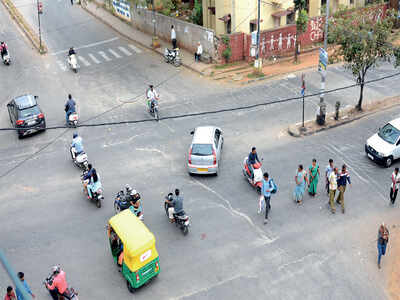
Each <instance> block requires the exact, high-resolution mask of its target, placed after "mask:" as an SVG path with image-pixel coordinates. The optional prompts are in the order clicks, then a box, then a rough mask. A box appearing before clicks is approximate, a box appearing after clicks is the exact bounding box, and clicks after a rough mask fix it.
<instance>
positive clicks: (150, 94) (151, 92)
mask: <svg viewBox="0 0 400 300" xmlns="http://www.w3.org/2000/svg"><path fill="white" fill-rule="evenodd" d="M146 96H147V104H148V106H149V109H150V112H153V107H154V105H155V104H156V103H157V101H158V100H160V96H159V95H158V93H157V92H156V90H155V89H154V86H153V85H152V84H151V85H149V89H148V90H147V95H146Z"/></svg>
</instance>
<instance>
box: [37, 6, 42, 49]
mask: <svg viewBox="0 0 400 300" xmlns="http://www.w3.org/2000/svg"><path fill="white" fill-rule="evenodd" d="M36 10H37V15H38V22H39V52H42V31H41V29H40V9H39V0H36Z"/></svg>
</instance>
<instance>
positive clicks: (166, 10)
mask: <svg viewBox="0 0 400 300" xmlns="http://www.w3.org/2000/svg"><path fill="white" fill-rule="evenodd" d="M162 4H163V9H162V11H161V12H162V13H163V14H164V15H166V16H169V15H170V14H171V12H172V11H173V10H175V5H174V3H173V2H172V0H162Z"/></svg>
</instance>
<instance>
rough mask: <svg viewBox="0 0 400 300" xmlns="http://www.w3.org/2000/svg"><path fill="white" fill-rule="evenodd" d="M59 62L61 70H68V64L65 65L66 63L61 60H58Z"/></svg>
mask: <svg viewBox="0 0 400 300" xmlns="http://www.w3.org/2000/svg"><path fill="white" fill-rule="evenodd" d="M57 64H58V66H59V67H60V69H61V70H63V71H66V70H67V66H66V65H65V63H64V62H63V61H61V60H57Z"/></svg>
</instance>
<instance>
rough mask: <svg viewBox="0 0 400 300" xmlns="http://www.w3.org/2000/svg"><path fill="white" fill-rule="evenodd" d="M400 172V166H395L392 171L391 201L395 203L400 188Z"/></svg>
mask: <svg viewBox="0 0 400 300" xmlns="http://www.w3.org/2000/svg"><path fill="white" fill-rule="evenodd" d="M399 183H400V174H399V168H395V169H394V171H393V173H392V185H391V186H390V203H392V204H394V202H395V201H396V197H397V192H398V190H399Z"/></svg>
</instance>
